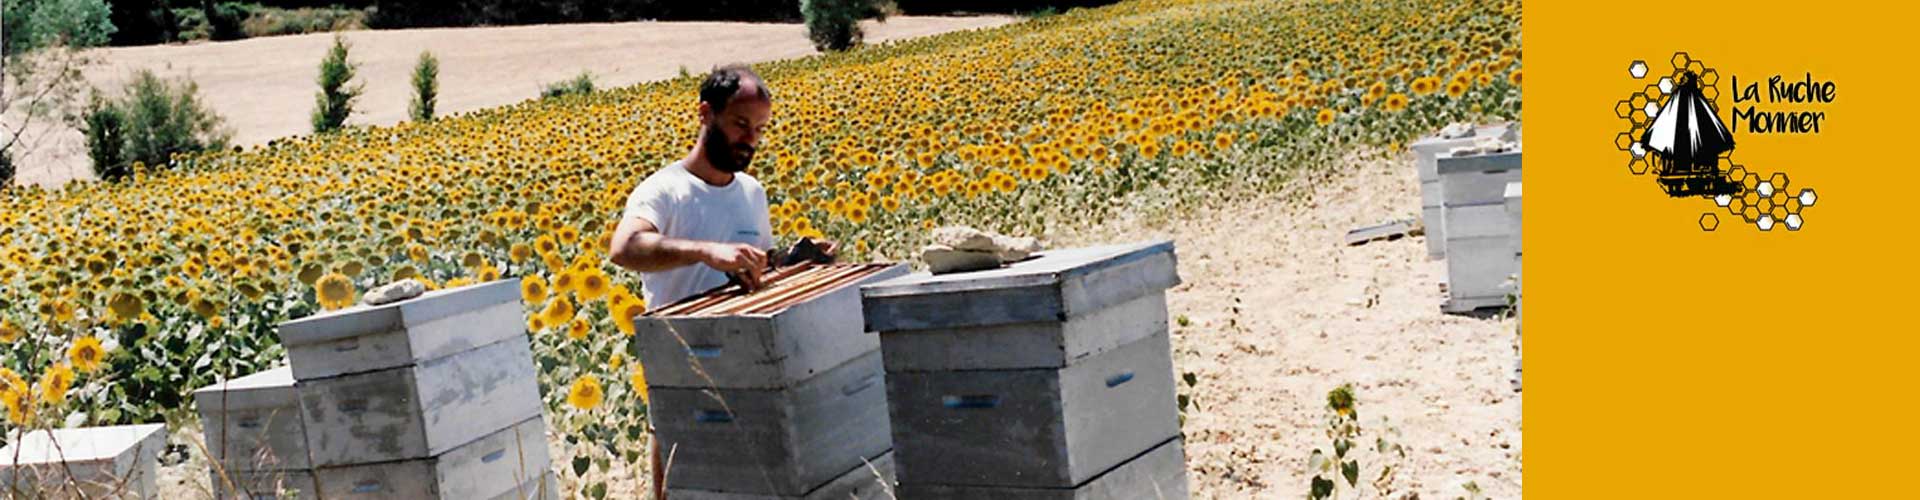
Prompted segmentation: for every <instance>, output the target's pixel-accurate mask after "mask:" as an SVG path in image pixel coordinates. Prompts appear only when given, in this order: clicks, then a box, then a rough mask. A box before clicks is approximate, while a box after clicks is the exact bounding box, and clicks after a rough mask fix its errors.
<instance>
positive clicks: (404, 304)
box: [280, 279, 520, 347]
mask: <svg viewBox="0 0 1920 500" xmlns="http://www.w3.org/2000/svg"><path fill="white" fill-rule="evenodd" d="M519 300H520V287H519V283H518V282H516V281H515V280H512V279H503V280H499V281H494V282H491V283H483V284H478V285H472V286H465V287H460V288H453V289H445V290H434V291H431V292H427V293H425V294H421V295H420V296H419V297H415V298H412V299H407V300H402V301H399V302H394V303H391V304H383V305H378V306H366V305H355V306H353V307H349V308H346V309H341V310H338V311H330V312H324V313H319V314H315V315H312V316H308V317H305V318H301V319H296V320H293V321H288V322H286V323H281V324H280V342H281V343H282V344H285V345H286V346H287V347H293V346H298V345H307V344H315V343H320V342H327V341H332V340H338V339H343V338H349V337H358V336H362V335H370V334H376V333H384V332H390V331H395V330H403V329H406V328H408V327H411V326H415V325H419V324H423V323H427V322H430V321H434V320H437V319H442V318H446V317H448V316H452V315H455V314H460V313H463V312H467V311H473V310H478V309H480V308H481V307H482V306H487V305H493V304H499V303H502V302H514V301H519Z"/></svg>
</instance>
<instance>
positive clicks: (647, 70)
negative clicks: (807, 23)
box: [9, 16, 1019, 186]
mask: <svg viewBox="0 0 1920 500" xmlns="http://www.w3.org/2000/svg"><path fill="white" fill-rule="evenodd" d="M1017 20H1019V18H1017V17H1012V16H967V17H938V16H896V17H892V18H888V19H887V21H886V22H884V23H876V22H873V21H865V22H863V23H862V24H861V26H862V29H864V30H866V40H867V42H868V43H882V42H887V41H893V40H903V39H908V38H915V37H922V36H927V35H934V34H939V33H945V32H950V31H959V30H969V29H977V28H987V27H993V26H1000V25H1003V24H1007V23H1011V22H1015V21H1017ZM345 36H346V39H347V42H348V43H349V44H351V45H352V52H351V54H352V55H351V60H352V61H354V62H357V63H359V64H360V68H359V74H358V79H357V81H360V82H364V83H365V85H366V93H365V94H364V95H363V96H362V97H361V99H360V104H359V108H358V109H359V110H360V112H359V113H356V114H355V115H354V116H352V117H351V118H349V119H348V120H347V123H349V124H355V125H387V124H393V123H397V122H399V121H401V120H404V119H405V118H406V116H407V100H408V99H410V98H411V96H412V88H411V87H409V85H410V84H409V81H410V78H411V75H412V71H413V66H414V63H415V62H416V60H417V58H418V57H419V56H420V52H421V51H423V50H424V51H432V52H433V54H434V57H437V58H439V59H440V98H439V106H438V110H437V111H438V113H439V114H442V115H447V114H452V113H457V112H462V111H469V110H474V109H481V108H488V107H494V106H500V105H505V104H512V103H515V102H519V101H522V100H526V99H528V98H533V97H538V96H539V95H540V90H541V89H542V88H543V87H544V86H545V85H546V84H547V83H549V82H554V81H558V80H562V79H567V78H570V77H573V76H574V75H578V74H580V72H581V71H582V70H586V71H591V72H592V73H593V75H594V82H595V84H596V85H598V86H600V87H619V86H626V85H632V84H634V83H639V82H644V81H652V80H660V79H666V78H672V77H674V76H677V75H678V74H679V71H680V69H681V68H686V70H687V71H690V72H694V73H699V72H702V71H704V70H706V69H708V68H711V67H713V66H715V65H719V64H724V63H730V62H748V63H754V62H764V61H772V60H777V59H789V58H795V57H804V56H807V55H811V54H814V53H815V51H814V49H813V46H812V45H811V43H810V42H808V41H807V38H806V32H805V29H804V28H803V27H801V25H799V24H772V23H725V22H632V23H602V24H564V25H541V26H512V27H487V28H435V29H403V30H372V31H351V32H346V33H345ZM332 40H333V38H332V35H331V34H309V35H295V36H278V37H267V38H255V39H248V40H238V41H231V42H211V43H196V44H191V45H156V46H144V47H114V48H105V49H97V50H93V51H90V52H89V57H90V58H92V59H94V60H96V61H97V63H96V64H94V65H92V66H90V67H88V68H86V69H85V70H84V75H85V77H86V79H87V81H88V83H90V84H92V85H93V86H95V87H98V88H102V89H118V88H120V87H122V86H123V85H124V82H125V81H126V80H128V79H129V77H130V76H131V75H132V74H134V72H135V71H137V70H139V69H152V70H154V71H155V72H156V73H159V74H160V75H162V76H166V77H177V76H189V77H192V78H193V79H194V81H196V82H198V84H199V86H200V94H201V96H202V97H203V98H204V99H206V101H207V102H208V103H209V104H210V105H211V106H212V107H213V110H214V112H216V113H218V114H219V115H221V116H222V117H225V118H226V123H227V125H228V127H230V128H231V129H232V130H233V132H234V135H233V138H234V141H235V143H236V144H240V145H254V144H263V143H266V142H267V141H270V140H273V139H275V138H280V137H286V136H293V135H301V134H306V133H308V132H309V131H310V129H311V125H310V124H309V121H308V114H309V113H310V112H311V110H312V108H313V96H314V93H315V92H316V91H318V89H319V87H318V86H317V84H315V83H314V81H315V79H316V78H317V77H318V76H319V74H320V70H319V64H320V59H321V57H322V56H323V55H325V54H326V51H327V49H328V47H330V46H331V44H332ZM9 119H11V118H9ZM29 133H30V134H34V136H33V137H42V134H44V137H45V138H44V139H43V140H42V142H41V143H40V146H39V147H38V148H37V149H36V150H34V151H32V152H30V153H29V154H27V155H22V156H18V157H16V160H17V164H18V165H20V172H19V174H18V176H19V179H18V182H21V183H33V184H40V185H44V186H57V185H59V184H61V183H64V182H66V181H67V180H70V179H86V178H90V177H91V176H92V174H91V172H89V170H88V167H87V159H86V149H85V147H84V143H83V142H82V138H81V135H80V132H78V131H77V130H73V129H71V128H68V127H65V126H63V125H62V126H49V125H45V124H36V125H35V126H34V127H33V128H32V130H31V131H30V132H29Z"/></svg>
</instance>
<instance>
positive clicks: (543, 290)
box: [520, 274, 547, 330]
mask: <svg viewBox="0 0 1920 500" xmlns="http://www.w3.org/2000/svg"><path fill="white" fill-rule="evenodd" d="M520 301H521V302H524V303H526V304H527V305H529V306H534V307H539V306H540V305H541V304H545V303H547V280H546V278H541V277H540V275H538V274H529V275H527V276H526V277H525V278H520ZM534 330H539V328H535V329H534Z"/></svg>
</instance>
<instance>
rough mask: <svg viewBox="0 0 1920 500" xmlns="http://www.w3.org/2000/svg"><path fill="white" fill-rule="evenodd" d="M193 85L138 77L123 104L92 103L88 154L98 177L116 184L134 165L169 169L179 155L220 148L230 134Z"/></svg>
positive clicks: (104, 100) (87, 123)
mask: <svg viewBox="0 0 1920 500" xmlns="http://www.w3.org/2000/svg"><path fill="white" fill-rule="evenodd" d="M199 93H200V87H199V85H196V84H194V83H193V81H192V80H187V79H181V80H178V81H173V82H169V81H167V80H164V79H161V78H160V77H159V76H157V75H155V74H154V73H153V72H152V71H147V70H142V71H140V72H139V73H137V74H135V75H134V79H133V82H131V83H129V84H128V85H127V87H126V89H125V90H124V93H123V94H122V95H121V96H120V98H118V99H112V98H101V97H99V96H98V95H97V94H96V95H95V96H94V97H93V98H92V99H90V100H89V102H88V104H87V109H86V111H85V113H84V114H85V116H84V121H83V124H84V128H85V130H83V131H82V132H84V133H85V135H86V142H87V154H88V155H89V156H90V157H91V158H92V160H93V170H94V174H96V175H97V176H99V177H100V178H101V179H103V180H114V179H119V178H122V177H125V176H126V175H128V174H131V173H133V170H134V169H133V167H132V166H133V165H135V164H145V165H152V166H156V167H158V166H163V165H167V164H168V162H169V160H171V159H172V158H173V156H174V155H175V154H180V153H192V152H199V151H205V150H209V149H220V148H224V147H226V145H227V140H228V133H227V132H226V131H225V130H223V129H222V128H221V119H220V117H219V116H218V115H215V114H214V113H213V112H212V111H211V110H209V109H207V107H206V105H205V104H204V103H202V102H201V101H200V96H199Z"/></svg>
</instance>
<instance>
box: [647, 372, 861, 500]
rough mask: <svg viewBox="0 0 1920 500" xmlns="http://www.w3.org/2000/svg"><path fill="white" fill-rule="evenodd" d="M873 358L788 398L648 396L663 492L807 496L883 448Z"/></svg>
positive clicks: (728, 393)
mask: <svg viewBox="0 0 1920 500" xmlns="http://www.w3.org/2000/svg"><path fill="white" fill-rule="evenodd" d="M885 379H886V375H885V372H884V370H883V369H882V367H881V363H880V352H879V351H877V350H876V351H872V352H869V353H867V354H866V355H863V356H861V357H859V358H856V359H854V360H851V361H848V362H847V363H846V364H844V365H841V366H839V367H835V368H833V369H832V370H828V371H827V372H825V373H822V374H820V375H819V376H816V377H813V378H812V379H809V380H806V381H804V382H802V383H801V384H800V385H798V386H795V387H793V388H791V389H784V390H765V389H717V390H701V389H675V388H660V387H653V388H651V389H649V390H648V394H649V395H650V396H651V400H652V405H651V406H649V408H648V410H649V411H648V412H647V416H648V418H650V419H651V420H652V423H653V427H654V435H655V438H656V439H658V440H659V443H660V447H661V450H662V454H663V455H666V454H671V458H669V459H668V461H669V462H671V466H669V467H668V471H667V487H669V488H675V489H694V490H710V491H726V492H731V493H740V494H756V495H782V496H798V495H806V494H808V492H811V491H813V490H815V489H816V488H818V487H820V486H821V485H823V484H826V483H828V482H830V481H832V480H833V479H834V478H835V477H838V476H840V475H842V474H844V473H845V472H846V471H848V470H850V469H852V468H853V467H854V466H855V465H859V464H860V463H861V462H862V460H863V459H867V458H871V457H875V456H878V455H880V454H881V453H883V452H885V451H887V449H888V448H890V447H891V443H890V442H889V436H890V433H889V432H888V420H887V402H886V397H887V394H886V380H885Z"/></svg>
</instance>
